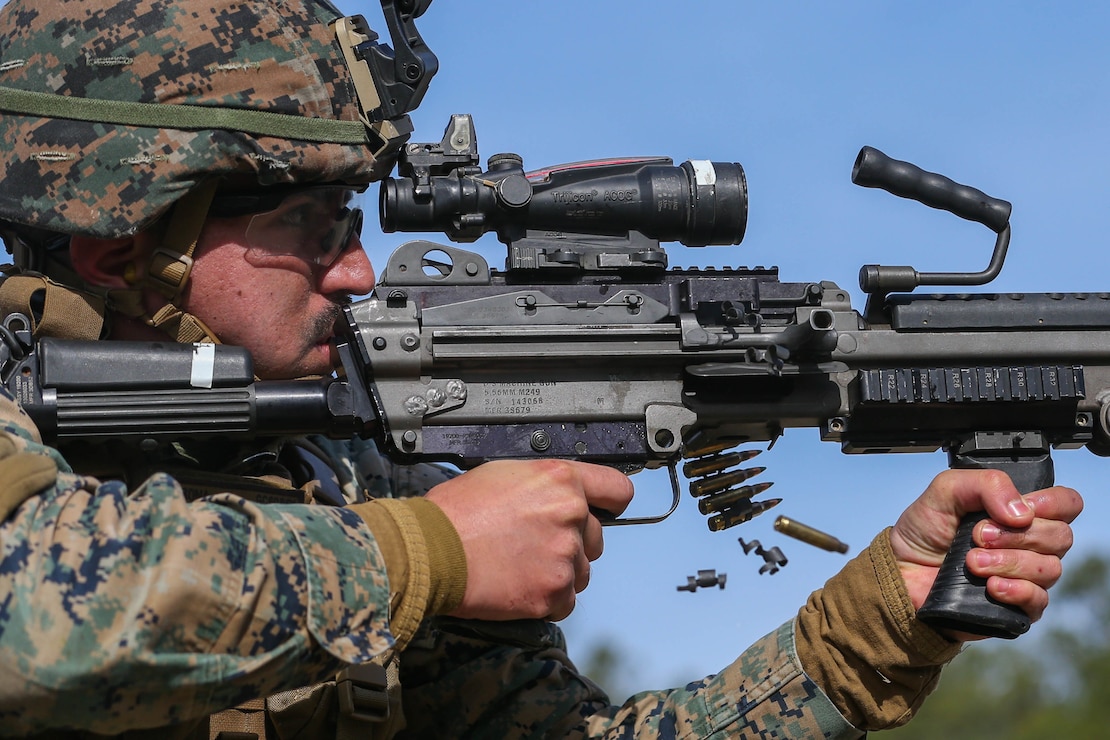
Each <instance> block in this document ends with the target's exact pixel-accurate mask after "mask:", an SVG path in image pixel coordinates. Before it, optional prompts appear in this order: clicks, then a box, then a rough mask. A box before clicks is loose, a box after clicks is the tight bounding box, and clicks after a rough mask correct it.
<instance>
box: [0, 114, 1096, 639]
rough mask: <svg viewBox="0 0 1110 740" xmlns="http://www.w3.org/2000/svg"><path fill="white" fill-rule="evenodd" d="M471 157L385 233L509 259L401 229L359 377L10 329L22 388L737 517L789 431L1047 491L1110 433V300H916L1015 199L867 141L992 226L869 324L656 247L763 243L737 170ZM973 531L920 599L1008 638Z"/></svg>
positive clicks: (950, 277)
mask: <svg viewBox="0 0 1110 740" xmlns="http://www.w3.org/2000/svg"><path fill="white" fill-rule="evenodd" d="M478 161H479V160H478V155H477V144H476V139H475V136H474V130H473V126H472V124H471V122H470V120H469V117H467V116H456V117H454V118H453V119H452V121H451V123H450V125H449V126H448V129H447V132H446V134H445V136H444V138H443V140H442V141H441V142H439V143H434V144H407V145H406V146H405V149H404V154H403V155H402V159H401V163H400V166H399V177H398V178H396V179H393V180H387V181H385V182H384V183H383V187H382V191H381V219H382V225H383V227H384V228H385V229H386V230H387V231H394V230H419V231H431V230H437V231H444V232H446V233H447V234H448V236H450V237H451V238H452V239H454V240H456V241H467V240H472V239H476V238H477V237H478V236H479V235H481V234H483V233H485V232H488V231H494V232H496V233H497V235H498V237H499V238H500V239H501V241H502V242H504V243H505V244H506V245H507V246H508V259H507V262H506V267H505V269H504V270H503V271H500V270H494V269H491V268H490V267H489V266H488V265H487V263H486V260H485V259H483V258H482V257H481V256H480V255H478V254H476V253H473V252H470V251H467V250H463V249H460V248H458V247H454V246H448V245H440V244H434V243H431V242H427V241H415V242H410V243H408V244H405V245H403V246H401V247H400V248H399V249H398V250H397V251H396V252H395V253H394V254H393V256H392V257H391V258H390V260H389V262H388V265H387V266H386V269H385V272H384V275H383V277H382V280H381V283H380V284H379V286H378V287H377V288H376V290H375V292H374V294H373V295H372V296H370V297H369V298H366V299H364V300H361V301H358V302H355V303H353V304H351V305H349V306H347V307H346V308H345V312H344V319H343V320H342V321H341V323H342V326H341V327H340V330H339V334H340V335H341V340H340V341H339V342H338V347H339V351H340V356H341V357H342V360H343V366H344V368H343V372H342V373H341V375H340V377H339V378H333V379H325V380H321V381H303V382H297V381H290V382H252V375H251V369H250V361H249V356H248V355H246V353H244V352H242V351H241V350H238V351H237V350H235V348H229V347H222V346H220V347H210V346H209V347H166V346H162V347H161V348H160V350H159V352H155V351H154V350H153V348H152V347H150V346H149V345H141V346H130V347H129V346H127V345H124V344H122V343H111V342H95V343H90V344H88V345H74V344H72V343H64V342H60V341H57V340H42V341H40V342H39V343H38V344H37V345H33V344H32V343H31V342H30V340H29V338H27V337H25V336H24V337H22V339H23V341H21V342H15V343H14V344H13V342H12V341H9V342H7V344H8V345H11V346H14V347H15V349H14V351H13V352H12V356H11V358H10V360H9V361H8V363H7V364H6V365H7V367H6V372H5V374H4V376H3V377H4V382H5V383H6V384H7V387H8V388H9V389H10V390H11V391H12V392H13V394H15V395H16V397H17V398H18V399H19V400H20V401H21V402H22V403H23V405H24V407H25V408H26V409H27V410H28V412H29V413H30V414H31V415H32V417H33V418H34V420H35V421H36V423H37V424H38V425H39V427H40V430H41V431H42V433H43V435H44V437H46V438H48V439H51V440H54V442H55V443H56V444H57V445H58V446H60V447H61V448H62V449H63V451H64V450H65V449H66V446H67V444H69V443H70V442H71V441H72V440H78V439H79V440H82V441H83V442H85V443H87V442H88V441H89V440H97V439H100V440H117V441H118V440H125V441H128V442H132V443H134V444H135V446H137V447H140V446H141V447H144V448H151V449H155V448H157V447H158V445H159V441H172V440H174V439H177V438H180V437H188V436H206V435H207V436H221V435H222V436H241V437H251V436H253V437H262V436H271V435H278V434H288V433H294V432H301V433H304V432H319V433H324V434H330V435H333V436H343V435H351V434H362V435H365V436H371V435H374V436H376V437H377V439H378V441H379V443H380V444H381V446H382V448H383V449H384V450H386V451H387V452H388V453H389V454H390V455H391V456H393V457H395V458H397V459H399V460H402V461H406V460H412V461H415V460H442V461H448V462H453V463H456V464H458V465H460V466H461V467H470V466H473V465H476V464H478V463H481V462H483V461H485V460H491V459H498V458H534V457H541V456H551V457H563V458H573V459H580V460H586V461H591V462H598V463H604V464H610V465H615V466H619V467H622V468H623V469H626V470H634V469H637V468H640V467H649V468H653V467H666V468H668V469H669V470H670V472H671V480H672V486H673V488H674V495H675V499H676V501H675V503H677V499H678V495H679V494H678V488H679V484H678V478H677V474H676V473H675V465H676V463H677V461H678V460H679V459H681V458H682V457H683V456H686V457H692V458H695V459H694V460H692V462H696V463H698V465H697V466H695V467H696V468H697V469H698V470H699V471H700V472H698V473H697V475H698V476H702V477H699V478H698V479H697V480H695V481H692V482H691V490H692V492H694V493H695V494H696V495H699V496H700V498H701V499H702V500H701V501H700V502H699V503H700V504H706V506H705V508H703V511H705V510H706V509H708V510H709V511H712V512H716V514H715V516H719V517H720V518H719V519H717V520H716V521H717V522H718V527H716V528H721V527H724V526H728V525H729V524H731V523H733V522H738V521H743V520H744V518H745V516H750V512H751V510H752V509H751V507H752V506H753V504H761V503H762V504H765V503H766V502H752V501H750V495H752V494H753V493H755V492H757V491H758V489H759V488H760V486H745V485H742V484H741V485H739V486H738V487H735V486H734V484H737V483H741V482H742V480H743V478H744V477H745V475H746V473H744V472H743V471H740V472H739V475H735V473H736V472H737V471H729V470H728V467H729V465H731V464H734V463H737V462H743V460H744V459H746V458H747V457H750V454H747V453H750V452H752V451H751V450H747V451H744V452H739V453H728V452H720V451H722V450H728V449H730V448H732V447H735V446H737V445H740V444H743V443H760V442H768V441H772V440H775V439H776V438H778V436H780V435H781V434H783V432H784V430H787V429H790V428H795V427H815V428H817V429H819V430H820V433H821V437H822V439H824V440H827V441H834V442H839V443H840V444H841V446H842V449H843V450H844V451H845V452H849V453H873V452H896V451H897V452H930V451H936V450H938V449H943V450H946V451H947V452H948V456H949V463H950V465H951V466H952V467H958V468H967V467H989V468H999V469H1002V470H1005V471H1006V472H1007V473H1009V474H1010V475H1011V477H1012V478H1013V479H1014V481H1015V483H1016V484H1017V486H1018V487H1019V489H1021V490H1022V491H1031V490H1035V489H1037V488H1041V487H1044V486H1047V485H1050V484H1051V483H1052V480H1053V471H1052V460H1051V456H1050V451H1051V449H1052V448H1053V447H1058V448H1075V447H1081V446H1087V447H1088V448H1090V449H1092V450H1093V451H1095V452H1098V453H1100V454H1104V453H1105V452H1106V451H1107V449H1110V448H1108V442H1110V436H1108V428H1110V419H1108V417H1107V414H1108V413H1110V412H1107V411H1106V409H1105V406H1104V404H1103V402H1102V401H1103V398H1104V396H1105V395H1106V392H1107V389H1110V297H1107V296H1101V295H1099V296H1095V295H1080V294H1056V293H1053V294H1024V295H1021V296H1015V295H989V294H979V295H970V294H965V293H963V292H960V293H951V294H931V295H915V294H912V293H910V292H909V291H912V290H913V289H914V288H916V287H918V286H922V285H925V286H942V285H957V286H967V285H979V284H985V283H987V282H989V281H990V280H991V279H992V278H993V277H994V276H995V275H996V274H997V273H998V271H999V270H1000V269H1001V266H1002V262H1003V259H1004V256H1005V251H1006V248H1007V246H1008V244H1009V235H1010V229H1009V225H1008V221H1009V211H1010V205H1009V204H1008V203H1006V202H1004V201H1000V200H996V199H993V198H990V197H988V196H986V195H984V194H983V193H981V192H979V191H977V190H974V189H972V188H969V187H966V186H962V185H958V184H956V183H954V182H952V181H951V180H949V179H947V178H944V177H942V176H939V175H935V174H931V173H928V172H924V171H922V170H920V169H918V168H917V167H914V166H913V165H910V164H907V163H904V162H898V161H894V160H891V159H889V158H887V157H885V156H884V155H882V154H881V153H880V152H878V151H876V150H874V149H870V148H864V149H863V151H862V152H861V153H860V156H859V158H858V159H857V161H856V164H855V167H854V169H853V180H854V181H855V182H856V183H858V184H860V185H863V186H867V187H881V188H884V189H886V190H888V191H890V192H892V193H894V194H896V195H900V196H904V197H909V198H913V199H915V200H918V201H921V202H923V203H925V204H926V205H929V206H933V207H936V208H942V209H945V210H948V211H951V212H953V213H955V214H957V215H959V216H961V217H963V218H967V219H970V220H973V221H977V222H980V223H983V224H984V225H986V226H988V227H989V228H990V229H991V230H992V231H994V232H996V234H997V241H996V245H995V250H994V255H993V257H992V259H991V262H990V266H989V267H988V268H987V269H986V270H985V271H983V272H981V273H971V274H963V273H958V274H935V273H919V272H918V271H916V270H915V269H913V268H911V267H887V266H866V267H864V268H863V270H862V271H861V284H862V287H863V288H864V290H865V291H866V292H867V293H868V295H869V300H868V303H867V306H866V309H865V310H864V311H863V312H862V313H860V312H858V311H856V310H854V309H853V308H852V306H851V302H850V299H849V295H848V293H847V292H846V291H844V290H842V289H841V288H839V287H838V286H837V285H836V284H834V283H832V282H828V281H816V282H791V283H787V282H782V281H780V280H779V276H778V272H777V270H776V269H774V268H755V269H746V268H744V269H729V268H726V269H700V270H696V269H672V268H668V266H667V255H666V252H665V251H664V250H663V249H662V247H660V245H659V242H660V241H680V242H682V243H684V244H687V245H691V246H694V245H705V244H711V243H723V244H731V243H738V242H739V241H740V240H741V238H742V237H743V233H744V227H745V220H746V201H747V192H746V183H745V180H744V175H743V170H742V169H741V168H740V166H739V165H737V164H732V163H709V162H685V163H683V164H681V165H679V166H674V165H673V163H672V162H671V161H670V160H668V159H665V158H640V159H624V160H604V161H596V162H584V163H576V164H568V165H561V166H557V167H550V168H547V169H544V170H539V171H535V172H529V173H526V172H525V171H524V169H523V166H522V162H521V160H520V158H519V157H517V156H515V155H499V156H495V157H492V158H491V162H490V163H489V167H488V169H487V170H486V171H484V172H483V171H482V170H481V168H480V167H478ZM9 328H12V329H19V326H18V325H16V326H10V327H9ZM17 333H18V332H17ZM20 352H24V354H25V356H23V357H18V356H17V355H18V354H19V353H20ZM156 362H161V366H160V367H159V369H157V370H151V367H153V365H152V363H156ZM89 368H99V369H100V370H101V371H102V376H101V377H99V378H91V377H90V372H89ZM198 370H199V371H198ZM198 376H199V377H201V378H202V379H203V382H202V383H197V382H196V380H195V379H196V378H197V377H198ZM163 377H166V378H168V379H169V380H166V381H161V380H155V379H161V378H163ZM197 385H207V386H211V387H208V388H201V387H192V386H197ZM728 455H732V457H727V456H728ZM719 476H732V477H731V478H722V477H719ZM720 481H724V482H720ZM673 506H674V504H672V510H673ZM658 518H660V517H656V519H658ZM712 521H713V520H711V522H712ZM973 524H974V518H973V517H969V518H968V519H967V520H966V521H965V522H964V524H963V527H962V528H961V533H960V534H959V535H958V537H957V539H956V542H955V543H954V544H953V548H952V552H951V554H950V556H949V559H948V561H946V564H945V566H944V568H942V573H941V577H940V578H938V580H937V585H936V587H935V588H934V591H933V594H932V595H931V596H930V599H929V601H928V602H927V603H926V605H925V607H924V608H923V609H922V611H921V616H922V617H923V618H925V619H927V620H928V621H930V622H932V623H933V624H937V625H939V626H952V627H956V628H958V629H962V630H966V631H971V632H977V633H980V634H987V635H996V636H1003V637H1014V636H1016V635H1018V634H1021V633H1023V632H1024V631H1025V630H1027V629H1028V627H1029V620H1028V618H1027V617H1026V615H1024V614H1023V613H1020V612H1019V611H1017V610H1014V609H1010V608H1008V607H1005V606H1003V605H999V604H996V603H994V602H991V601H990V600H989V598H988V597H987V595H986V593H985V584H983V583H982V582H979V581H977V580H976V579H974V578H973V577H971V576H969V575H968V574H966V573H965V572H964V569H963V562H964V558H965V556H966V552H967V550H968V549H969V548H970V546H971V537H970V529H971V526H973Z"/></svg>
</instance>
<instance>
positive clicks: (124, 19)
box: [0, 0, 407, 238]
mask: <svg viewBox="0 0 1110 740" xmlns="http://www.w3.org/2000/svg"><path fill="white" fill-rule="evenodd" d="M339 16H340V14H339V12H338V11H337V10H336V9H335V8H334V7H333V6H332V5H331V4H329V3H328V2H327V1H326V0H50V1H49V2H42V0H9V2H8V3H7V4H6V5H5V6H4V7H3V8H2V9H0V168H2V171H3V173H4V174H3V177H0V220H3V221H6V222H8V223H13V224H21V225H23V226H29V227H32V228H33V229H41V230H45V231H48V232H61V233H64V234H86V235H89V236H95V237H104V238H112V237H120V236H126V235H131V234H134V233H136V232H138V231H141V230H143V229H144V228H146V227H148V226H149V225H151V224H152V223H154V222H155V221H156V220H157V219H159V217H161V216H162V215H163V214H165V213H166V212H167V211H168V210H169V209H170V207H171V206H172V205H173V204H174V203H175V202H177V201H178V200H179V199H181V198H182V197H183V196H184V195H185V194H187V193H189V192H191V191H193V190H195V189H196V188H197V187H198V185H200V184H201V183H211V181H212V180H213V179H219V178H232V179H234V180H238V181H244V180H245V181H246V182H247V183H249V184H250V185H271V184H282V183H311V182H336V183H348V184H352V185H355V186H361V185H365V184H366V183H369V182H371V181H373V180H376V179H380V178H381V177H382V176H384V175H385V174H387V173H388V171H389V170H390V169H391V168H392V165H393V156H392V154H393V151H394V150H395V147H394V149H389V148H387V147H383V146H382V139H381V138H376V137H375V135H374V131H372V130H371V127H370V126H369V125H368V124H367V123H366V119H365V117H364V118H363V120H360V114H362V111H361V110H360V104H359V98H358V95H357V94H356V84H355V82H356V81H355V80H353V79H352V74H351V71H350V70H348V68H347V65H346V63H345V62H344V54H343V49H342V47H341V45H340V44H339V43H338V42H337V40H336V32H335V31H334V30H333V29H332V28H330V27H329V24H330V23H332V22H333V21H335V20H336V19H337V18H339ZM360 89H361V88H360ZM364 102H365V101H364ZM151 104H154V105H151ZM406 121H407V119H406ZM398 145H399V144H398Z"/></svg>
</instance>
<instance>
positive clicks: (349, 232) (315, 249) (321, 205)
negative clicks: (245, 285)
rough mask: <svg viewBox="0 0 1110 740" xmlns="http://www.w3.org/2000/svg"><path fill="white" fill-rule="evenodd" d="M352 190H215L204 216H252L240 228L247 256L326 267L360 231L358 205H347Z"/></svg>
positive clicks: (331, 187)
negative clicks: (296, 260) (289, 257)
mask: <svg viewBox="0 0 1110 740" xmlns="http://www.w3.org/2000/svg"><path fill="white" fill-rule="evenodd" d="M356 193H357V191H356V190H353V189H351V188H345V187H339V186H332V185H325V186H295V187H272V188H265V189H262V190H256V191H249V192H229V193H217V194H216V197H215V198H213V200H212V205H211V206H210V207H209V209H208V215H209V217H212V218H235V217H239V216H246V215H248V214H253V215H252V217H251V220H250V223H249V224H248V225H247V229H246V232H245V240H246V244H247V248H248V249H247V254H248V256H251V254H252V252H253V254H254V256H255V257H265V256H269V255H295V256H297V257H300V258H301V259H303V260H305V261H306V262H308V263H310V264H314V265H319V266H320V267H327V266H329V265H331V264H332V263H333V262H335V260H336V259H338V258H339V255H340V254H342V253H343V250H345V249H346V248H347V247H348V246H349V245H350V244H351V240H352V239H353V238H354V237H355V236H357V235H359V234H360V232H361V231H362V209H361V208H351V207H349V203H350V202H351V199H352V198H354V196H355V194H356Z"/></svg>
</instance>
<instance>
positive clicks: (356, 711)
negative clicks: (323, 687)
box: [335, 663, 389, 722]
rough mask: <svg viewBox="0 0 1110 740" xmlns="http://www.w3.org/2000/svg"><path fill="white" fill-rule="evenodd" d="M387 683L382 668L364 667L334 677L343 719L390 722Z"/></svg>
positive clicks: (345, 669) (384, 669)
mask: <svg viewBox="0 0 1110 740" xmlns="http://www.w3.org/2000/svg"><path fill="white" fill-rule="evenodd" d="M388 683H389V682H388V680H387V673H386V668H385V666H383V665H379V664H377V663H363V664H361V665H354V666H350V667H348V668H344V669H343V670H342V671H340V672H339V673H338V674H337V675H336V677H335V689H336V693H337V694H338V697H339V711H340V713H341V714H342V716H344V717H348V718H350V719H354V720H357V721H360V722H384V721H385V720H387V719H389V692H388V691H387V690H386V687H387V686H388Z"/></svg>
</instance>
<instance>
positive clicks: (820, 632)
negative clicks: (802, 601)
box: [796, 528, 962, 731]
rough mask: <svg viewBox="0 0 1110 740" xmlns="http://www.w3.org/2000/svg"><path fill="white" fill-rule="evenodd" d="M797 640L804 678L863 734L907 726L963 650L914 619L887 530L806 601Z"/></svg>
mask: <svg viewBox="0 0 1110 740" xmlns="http://www.w3.org/2000/svg"><path fill="white" fill-rule="evenodd" d="M796 641H797V650H798V658H799V660H800V661H801V664H802V668H803V669H804V670H805V672H806V674H807V675H809V677H810V678H811V679H813V681H814V682H815V683H817V685H818V686H820V687H821V688H822V689H823V690H824V691H825V693H826V694H827V695H828V697H829V698H830V699H831V700H832V702H833V704H835V705H836V707H837V708H838V709H839V710H840V711H841V713H843V715H844V717H845V719H847V720H848V721H849V722H851V723H852V724H853V725H854V726H855V727H857V728H859V729H860V730H864V731H874V730H882V729H887V728H890V727H897V726H900V725H903V724H905V723H906V722H908V721H909V720H910V718H911V717H912V716H913V714H914V712H916V711H917V709H918V708H919V707H920V706H921V704H922V702H924V701H925V697H927V696H928V695H929V694H930V693H931V692H932V690H933V689H934V688H935V687H936V683H937V680H938V678H939V677H940V671H941V668H942V667H943V666H944V664H946V663H947V662H948V661H950V660H952V658H954V657H955V656H956V655H957V654H958V653H959V652H960V649H961V648H962V643H958V642H952V641H951V640H949V639H947V638H946V637H944V636H943V635H941V634H940V633H938V632H937V631H936V630H934V629H932V628H931V627H929V626H928V625H926V624H925V623H924V622H921V621H920V620H918V619H917V616H916V613H915V610H914V608H913V603H912V602H911V601H910V597H909V594H908V593H907V592H906V587H905V583H904V582H903V580H902V576H901V573H900V572H899V570H898V564H897V562H896V561H895V559H894V553H893V551H892V550H891V547H890V528H887V529H886V530H884V531H883V532H881V533H880V534H879V535H878V536H877V537H876V538H875V539H874V541H872V543H871V546H870V547H869V548H868V549H867V550H865V551H863V552H862V553H860V554H859V555H857V556H856V557H855V558H853V559H852V560H851V561H850V562H849V563H848V564H847V565H846V566H844V569H843V570H841V571H840V572H839V573H838V574H836V575H835V576H833V577H832V578H830V579H829V581H828V582H827V583H826V584H825V587H824V588H823V589H821V590H819V591H815V592H814V593H813V594H812V595H811V596H810V598H809V601H808V602H807V603H806V605H805V606H804V607H803V608H802V609H801V611H799V612H798V618H797V622H796Z"/></svg>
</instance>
